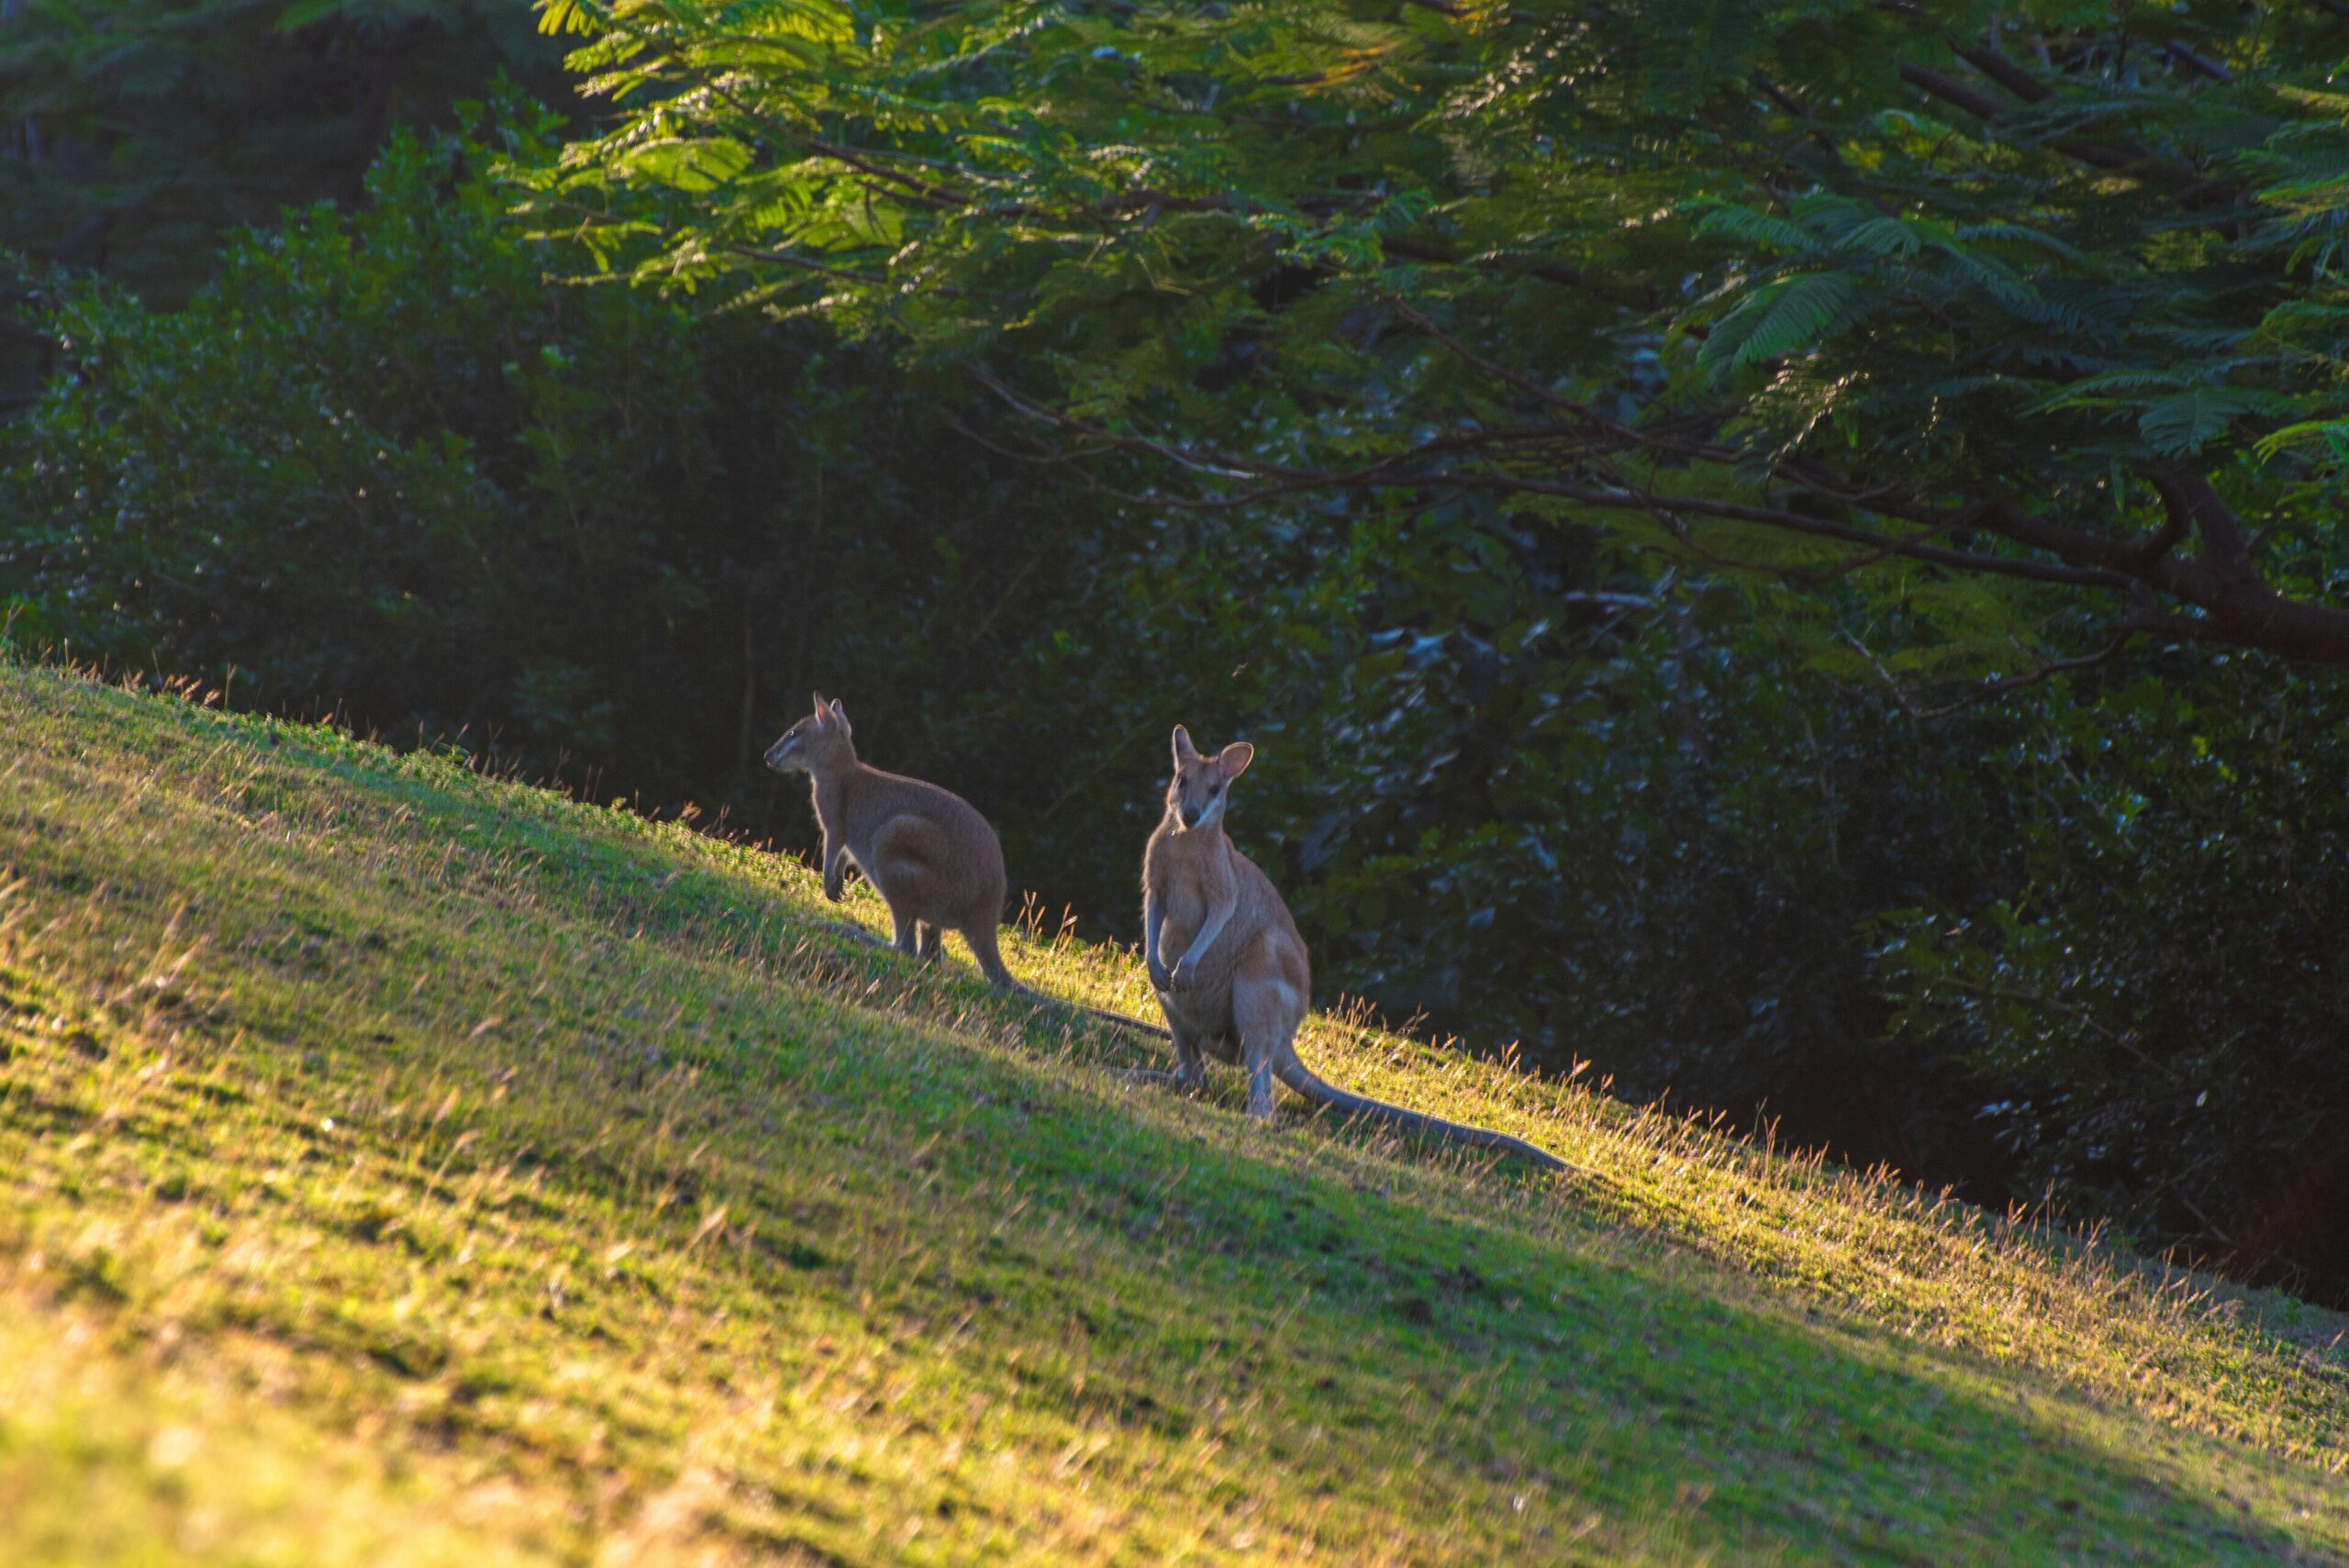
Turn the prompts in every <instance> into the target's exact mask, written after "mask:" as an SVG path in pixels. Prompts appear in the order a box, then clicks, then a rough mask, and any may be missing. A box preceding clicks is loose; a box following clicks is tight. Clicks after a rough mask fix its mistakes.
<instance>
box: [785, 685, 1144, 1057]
mask: <svg viewBox="0 0 2349 1568" xmlns="http://www.w3.org/2000/svg"><path fill="white" fill-rule="evenodd" d="M815 695H816V711H815V712H813V713H811V714H809V715H808V716H807V717H805V718H803V719H801V720H800V721H799V722H798V723H796V724H795V725H793V726H792V727H791V728H789V729H786V730H785V731H784V732H783V739H782V740H777V741H776V742H775V743H774V745H772V746H770V747H768V748H767V758H766V761H767V766H768V767H770V768H773V769H774V771H775V772H776V773H806V774H807V776H808V779H809V780H810V781H811V782H812V783H813V784H814V785H815V795H816V824H817V826H818V827H819V828H822V829H823V830H824V896H825V897H827V898H829V899H830V900H831V901H832V902H833V903H835V904H837V903H839V902H840V900H841V882H842V880H843V879H844V878H846V876H847V875H848V867H849V862H855V864H856V868H857V870H859V871H861V872H863V873H864V880H865V881H867V882H869V883H871V884H873V887H874V891H875V892H877V893H878V894H880V895H881V900H882V902H883V903H885V904H886V905H888V906H889V918H890V920H891V921H892V922H894V923H895V925H896V939H897V940H896V948H897V951H899V952H902V953H907V954H909V955H911V956H914V957H917V958H921V959H924V960H928V959H933V958H936V957H937V956H938V955H939V951H940V949H941V947H942V946H943V944H944V938H945V933H946V932H948V931H950V930H953V931H960V932H962V933H963V940H964V941H965V942H967V943H969V944H970V948H971V956H972V957H973V958H974V959H976V960H977V961H978V964H979V968H980V970H981V971H982V972H983V973H985V975H986V977H987V978H988V979H989V980H990V981H992V982H994V983H995V984H997V985H999V986H1001V987H1003V988H1004V989H1005V990H1007V991H1014V992H1017V993H1019V995H1022V996H1025V997H1027V998H1029V999H1030V1001H1035V1002H1041V1003H1043V1004H1044V1005H1045V1006H1052V1007H1057V1008H1060V1009H1061V1010H1062V1011H1063V1012H1070V1013H1082V1014H1085V1016H1087V1017H1089V1018H1098V1019H1100V1020H1101V1021H1103V1022H1104V1023H1112V1024H1116V1025H1118V1026H1119V1027H1120V1028H1123V1029H1135V1030H1139V1031H1140V1032H1141V1033H1143V1034H1146V1035H1154V1036H1157V1037H1159V1038H1162V1039H1163V1038H1164V1036H1165V1032H1166V1031H1165V1030H1163V1029H1157V1028H1154V1027H1152V1025H1149V1024H1146V1023H1143V1022H1142V1021H1141V1019H1140V1018H1128V1017H1126V1016H1125V1015H1124V1014H1123V1013H1112V1012H1109V1011H1108V1010H1106V1009H1104V1008H1101V1007H1088V1006H1085V1004H1084V1003H1082V1002H1068V1001H1063V1000H1062V999H1061V998H1060V997H1058V996H1048V995H1044V994H1043V993H1042V992H1041V991H1034V990H1030V988H1029V987H1027V986H1025V985H1022V984H1019V981H1017V980H1014V979H1013V978H1012V977H1011V971H1009V970H1008V969H1006V968H1005V967H1004V964H1003V955H1002V954H1001V953H999V952H997V951H996V942H995V929H996V927H997V926H998V925H1000V924H1002V922H1003V894H1004V875H1003V845H1002V844H1001V842H999V841H998V840H996V836H995V829H994V828H990V827H988V826H987V819H986V818H985V817H982V816H980V815H979V814H978V812H977V810H976V809H974V807H973V806H972V805H971V803H970V802H969V801H967V800H964V799H963V797H962V796H961V795H956V794H954V793H953V792H952V791H951V790H943V789H941V788H939V787H938V786H937V785H936V784H924V783H922V782H921V781H920V780H919V779H909V778H905V777H902V776H901V775H899V774H896V773H883V772H882V771H881V770H880V769H878V768H869V767H867V766H865V765H864V764H863V762H858V761H857V760H856V746H855V744H854V743H853V742H852V740H851V739H850V729H849V722H848V713H847V711H846V710H845V709H843V708H842V707H841V705H840V704H839V703H838V702H826V701H825V700H824V694H823V693H821V692H818V693H817V694H815ZM836 929H838V930H839V931H840V932H841V934H842V935H843V936H851V937H855V938H857V939H858V940H863V941H871V942H875V943H877V942H878V941H879V940H880V939H879V938H878V937H875V936H874V935H873V934H872V933H871V932H869V931H865V930H863V929H859V928H857V927H855V926H846V925H843V926H840V927H838V928H836Z"/></svg>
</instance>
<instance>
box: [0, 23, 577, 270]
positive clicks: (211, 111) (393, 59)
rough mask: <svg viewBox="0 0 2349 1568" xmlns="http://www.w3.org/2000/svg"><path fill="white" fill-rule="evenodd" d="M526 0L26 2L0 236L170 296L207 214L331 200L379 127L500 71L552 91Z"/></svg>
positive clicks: (4, 108)
mask: <svg viewBox="0 0 2349 1568" xmlns="http://www.w3.org/2000/svg"><path fill="white" fill-rule="evenodd" d="M531 22H532V17H531V15H530V11H529V6H528V5H527V4H526V3H525V0H107V3H106V4H105V5H100V6H88V5H82V4H78V3H75V0H35V3H33V4H31V5H28V6H10V7H9V8H8V11H7V13H6V18H5V19H0V127H5V129H0V245H6V246H8V247H11V248H14V249H17V250H23V251H28V252H29V253H32V254H34V255H38V256H41V257H43V258H48V257H50V256H52V255H54V256H55V258H56V259H57V260H59V261H65V262H69V263H71V264H72V265H74V266H77V267H83V268H92V269H97V270H103V271H105V272H106V273H107V274H108V275H110V276H112V277H114V278H115V279H117V281H118V282H120V283H122V284H125V285H126V286H128V287H131V288H134V289H136V290H139V292H141V293H142V294H145V295H148V296H150V297H152V298H162V299H176V298H178V297H181V296H183V295H185V294H186V293H187V292H188V290H189V289H191V288H192V287H193V286H194V285H195V284H196V283H198V282H200V281H201V280H202V278H203V276H204V273H205V266H206V262H207V261H208V260H209V258H210V255H211V252H212V250H214V248H215V247H216V245H217V240H218V239H219V236H220V233H221V231H222V230H223V229H224V228H228V227H230V226H235V225H240V224H251V223H259V222H264V221H268V220H271V219H273V218H274V217H275V216H276V214H277V211H278V209H279V208H280V207H281V206H307V205H308V204H309V203H311V202H314V201H317V200H319V199H321V198H328V197H332V198H336V199H340V200H344V201H350V200H352V199H354V198H356V197H357V196H358V195H360V189H361V179H362V175H363V174H364V172H365V171H366V168H367V165H368V163H369V161H371V160H372V159H373V157H374V155H375V152H376V150H377V149H378V148H379V147H380V145H381V144H382V142H383V139H384V136H385V135H386V134H387V133H388V132H389V131H390V130H392V129H393V128H395V127H400V126H407V127H417V126H424V125H439V124H443V123H445V122H447V121H449V120H450V119H451V118H452V117H453V110H452V106H453V105H454V104H455V103H457V102H458V101H460V100H462V99H465V98H469V97H479V96H482V95H485V94H486V93H487V92H488V91H489V90H490V88H491V85H492V83H494V82H495V80H497V78H498V77H499V76H500V75H501V74H510V75H512V76H513V77H514V78H515V79H517V80H518V81H519V82H521V83H524V84H525V85H526V86H527V87H529V89H531V90H534V91H537V92H539V93H540V94H541V95H547V96H550V97H551V96H552V95H554V94H556V93H558V92H559V91H560V90H561V87H562V77H561V72H560V70H559V65H558V56H559V54H560V50H559V49H558V48H557V47H556V46H555V45H554V44H552V43H551V41H550V40H546V39H540V38H539V37H538V36H537V35H536V34H535V32H534V31H533V29H532V27H531Z"/></svg>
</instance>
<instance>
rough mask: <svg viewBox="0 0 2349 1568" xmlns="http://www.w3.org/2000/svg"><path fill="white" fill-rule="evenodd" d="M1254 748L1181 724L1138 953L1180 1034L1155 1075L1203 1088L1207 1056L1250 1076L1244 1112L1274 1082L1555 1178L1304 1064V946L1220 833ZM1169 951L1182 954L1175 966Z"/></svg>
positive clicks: (1153, 839) (1485, 1141)
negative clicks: (1169, 1062)
mask: <svg viewBox="0 0 2349 1568" xmlns="http://www.w3.org/2000/svg"><path fill="white" fill-rule="evenodd" d="M1255 755H1256V749H1255V748H1254V747H1252V746H1251V745H1249V744H1248V743H1247V742H1246V741H1244V740H1236V741H1234V742H1232V743H1231V744H1230V745H1229V746H1226V747H1225V748H1224V749H1223V750H1222V751H1219V752H1217V753H1216V754H1215V755H1214V756H1212V757H1207V756H1202V755H1200V753H1199V751H1198V750H1197V748H1196V747H1194V746H1193V745H1192V744H1191V737H1190V733H1189V732H1188V731H1187V730H1186V729H1185V728H1183V727H1182V726H1181V725H1176V726H1175V777H1174V779H1173V781H1172V782H1171V783H1169V784H1167V786H1166V815H1165V817H1163V818H1162V819H1161V820H1160V821H1159V824H1158V828H1157V830H1156V831H1155V832H1153V833H1152V834H1151V836H1150V848H1149V849H1148V850H1147V851H1144V853H1143V856H1142V871H1141V886H1142V902H1141V929H1142V957H1143V962H1145V963H1146V964H1148V966H1149V969H1150V983H1151V984H1152V986H1153V987H1155V988H1156V989H1157V992H1158V1005H1159V1006H1160V1007H1162V1008H1163V1009H1164V1011H1165V1014H1166V1022H1167V1025H1168V1027H1169V1028H1170V1029H1171V1030H1172V1032H1173V1034H1174V1038H1175V1061H1176V1066H1175V1071H1174V1072H1173V1073H1158V1074H1147V1076H1152V1077H1157V1078H1161V1079H1164V1080H1171V1081H1172V1082H1174V1083H1175V1084H1178V1085H1180V1086H1182V1087H1184V1088H1197V1086H1198V1085H1199V1084H1201V1083H1202V1082H1203V1081H1204V1079H1205V1078H1206V1065H1205V1063H1204V1062H1203V1061H1202V1053H1203V1052H1204V1053H1205V1054H1207V1055H1211V1056H1213V1057H1214V1058H1215V1059H1216V1060H1217V1061H1219V1062H1227V1063H1230V1064H1231V1065H1234V1066H1241V1067H1244V1068H1245V1069H1246V1070H1247V1073H1248V1111H1249V1114H1250V1115H1252V1116H1260V1117H1268V1116H1270V1115H1272V1114H1273V1080H1274V1079H1275V1078H1278V1079H1279V1080H1280V1081H1281V1082H1282V1083H1284V1084H1287V1085H1288V1086H1289V1087H1290V1088H1291V1089H1293V1090H1295V1091H1296V1092H1297V1094H1299V1095H1303V1096H1305V1098H1307V1099H1308V1100H1311V1101H1312V1102H1313V1103H1314V1104H1316V1105H1319V1106H1330V1107H1332V1108H1334V1109H1337V1110H1341V1111H1347V1112H1350V1113H1353V1114H1355V1115H1362V1116H1375V1117H1379V1118H1384V1119H1386V1120H1387V1121H1391V1122H1394V1123H1396V1124H1397V1125H1399V1126H1402V1127H1408V1128H1410V1129H1414V1130H1417V1131H1420V1132H1432V1133H1437V1134H1440V1135H1441V1136H1442V1137H1445V1138H1451V1139H1457V1140H1460V1141H1461V1142H1464V1143H1473V1144H1475V1145H1477V1146H1479V1147H1480V1148H1485V1149H1505V1150H1508V1151H1509V1152H1511V1153H1513V1154H1521V1155H1523V1156H1524V1157H1525V1158H1526V1159H1528V1160H1531V1161H1532V1162H1535V1163H1536V1164H1539V1165H1544V1166H1547V1167H1549V1168H1550V1169H1552V1170H1567V1169H1570V1168H1571V1167H1569V1166H1568V1165H1567V1164H1566V1162H1564V1161H1563V1160H1561V1159H1559V1158H1558V1157H1557V1156H1555V1155H1553V1154H1552V1153H1550V1152H1549V1151H1546V1150H1542V1149H1537V1148H1535V1147H1534V1146H1533V1145H1532V1144H1531V1143H1528V1142H1526V1141H1525V1140H1523V1139H1520V1138H1511V1137H1510V1136H1509V1135H1508V1134H1507V1133H1505V1132H1496V1131H1494V1130H1493V1129H1490V1128H1484V1127H1468V1126H1465V1125H1464V1124H1462V1123H1460V1122H1456V1121H1445V1120H1443V1119H1442V1118H1440V1117H1431V1116H1424V1115H1422V1114H1420V1113H1419V1112H1418V1111H1408V1110H1405V1109H1403V1107H1402V1106H1390V1105H1387V1104H1386V1103H1385V1102H1384V1101H1381V1100H1373V1099H1367V1098H1365V1097H1364V1096H1363V1095H1350V1094H1348V1093H1346V1091H1344V1090H1343V1089H1340V1088H1336V1087H1333V1086H1332V1085H1330V1084H1325V1083H1323V1082H1322V1081H1321V1080H1320V1079H1319V1078H1317V1077H1315V1076H1314V1075H1313V1073H1312V1072H1311V1070H1310V1069H1308V1067H1307V1066H1306V1065H1305V1063H1304V1062H1301V1061H1299V1060H1298V1059H1297V1028H1298V1026H1299V1025H1301V1024H1302V1023H1303V1022H1304V1021H1305V1012H1306V1005H1307V1003H1308V999H1309V998H1310V996H1311V994H1312V975H1311V972H1310V970H1309V969H1308V966H1307V962H1306V954H1305V939H1304V938H1302V937H1300V936H1298V935H1297V922H1296V921H1295V920H1294V919H1292V918H1290V917H1289V912H1288V906H1287V905H1286V904H1285V903H1283V902H1282V901H1281V895H1280V893H1279V891H1278V890H1277V889H1275V887H1274V886H1273V884H1272V879H1271V878H1269V877H1267V876H1266V875H1265V874H1264V873H1263V872H1262V871H1259V870H1258V869H1257V868H1256V863H1255V862H1253V861H1251V860H1250V859H1249V858H1248V857H1247V856H1246V855H1243V854H1241V852H1240V851H1239V850H1238V848H1237V847H1235V846H1234V845H1233V844H1232V842H1231V839H1230V835H1229V834H1227V833H1226V832H1225V831H1224V825H1223V824H1224V812H1225V811H1226V809H1227V808H1228V807H1229V806H1230V799H1231V784H1232V781H1233V780H1234V779H1237V778H1238V777H1239V776H1240V775H1241V773H1246V772H1247V771H1248V764H1249V762H1251V761H1252V760H1253V759H1254V757H1255ZM1169 954H1173V955H1175V956H1174V958H1173V962H1168V956H1167V955H1169Z"/></svg>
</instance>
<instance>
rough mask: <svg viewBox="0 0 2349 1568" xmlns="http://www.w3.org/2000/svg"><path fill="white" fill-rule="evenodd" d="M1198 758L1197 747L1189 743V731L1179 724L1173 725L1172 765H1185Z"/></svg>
mask: <svg viewBox="0 0 2349 1568" xmlns="http://www.w3.org/2000/svg"><path fill="white" fill-rule="evenodd" d="M1198 760H1199V749H1198V748H1197V746H1194V745H1192V744H1191V732H1190V731H1189V730H1187V729H1186V728H1183V727H1182V726H1181V725H1179V724H1178V725H1176V726H1175V766H1176V767H1178V768H1180V767H1186V766H1188V765H1189V764H1190V763H1193V762H1197V761H1198Z"/></svg>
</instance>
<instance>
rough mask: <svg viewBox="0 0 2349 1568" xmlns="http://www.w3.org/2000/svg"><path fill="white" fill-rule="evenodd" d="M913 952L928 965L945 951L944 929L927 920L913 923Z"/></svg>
mask: <svg viewBox="0 0 2349 1568" xmlns="http://www.w3.org/2000/svg"><path fill="white" fill-rule="evenodd" d="M914 951H916V952H917V953H918V954H920V955H921V961H922V962H924V963H929V962H932V961H933V960H935V959H936V958H937V957H938V955H939V954H941V953H942V952H944V951H946V928H945V927H943V926H940V925H933V924H932V923H931V922H930V921H928V920H917V921H915V922H914Z"/></svg>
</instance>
